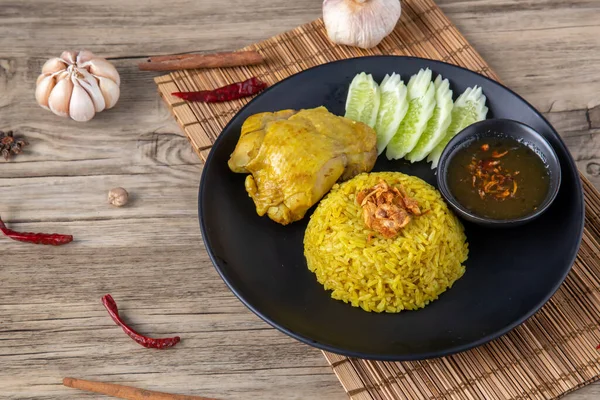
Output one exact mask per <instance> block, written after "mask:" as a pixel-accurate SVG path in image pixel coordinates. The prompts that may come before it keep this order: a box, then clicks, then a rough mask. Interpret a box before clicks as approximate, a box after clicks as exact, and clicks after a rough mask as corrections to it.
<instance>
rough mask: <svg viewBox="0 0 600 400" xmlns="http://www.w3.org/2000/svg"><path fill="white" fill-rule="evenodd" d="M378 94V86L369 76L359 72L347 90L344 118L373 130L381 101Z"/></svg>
mask: <svg viewBox="0 0 600 400" xmlns="http://www.w3.org/2000/svg"><path fill="white" fill-rule="evenodd" d="M379 92H380V91H379V85H377V82H375V81H374V80H373V76H372V75H371V74H369V75H367V74H365V73H364V72H361V73H360V74H358V75H356V76H355V77H354V79H352V83H350V87H349V88H348V97H347V99H346V115H345V117H346V118H350V119H352V120H354V121H360V122H364V123H365V124H367V125H369V126H370V127H371V128H374V127H375V123H376V122H377V112H378V111H379V103H380V101H381V100H380V93H379Z"/></svg>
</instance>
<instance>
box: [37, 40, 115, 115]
mask: <svg viewBox="0 0 600 400" xmlns="http://www.w3.org/2000/svg"><path fill="white" fill-rule="evenodd" d="M120 84H121V78H120V77H119V73H118V72H117V70H116V69H115V67H114V66H113V65H112V64H111V63H110V62H108V61H106V60H105V59H104V58H101V57H97V56H95V55H94V54H93V53H92V52H91V51H87V50H84V51H80V52H78V53H77V52H73V51H64V52H63V53H62V54H61V55H60V57H58V58H51V59H50V60H48V61H46V63H45V64H44V66H43V67H42V74H41V75H40V76H39V77H38V78H37V84H36V88H35V99H36V101H37V102H38V104H39V105H40V106H42V107H44V108H45V109H47V110H50V111H52V112H53V113H54V114H56V115H59V116H61V117H70V118H72V119H74V120H75V121H80V122H84V121H89V120H90V119H92V118H94V115H96V113H98V112H100V111H103V110H106V109H109V108H112V107H114V105H115V104H116V103H117V100H118V99H119V94H120V89H119V86H120Z"/></svg>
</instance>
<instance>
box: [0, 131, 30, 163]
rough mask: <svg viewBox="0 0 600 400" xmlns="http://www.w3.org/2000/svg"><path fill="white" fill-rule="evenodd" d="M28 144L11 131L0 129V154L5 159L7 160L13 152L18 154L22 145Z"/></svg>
mask: <svg viewBox="0 0 600 400" xmlns="http://www.w3.org/2000/svg"><path fill="white" fill-rule="evenodd" d="M28 144H29V143H28V142H27V140H25V139H20V138H15V137H14V136H13V132H12V131H8V132H6V133H5V132H2V131H0V154H2V156H3V157H4V159H5V160H8V159H9V158H10V156H11V155H13V154H14V155H17V154H20V153H21V151H23V147H25V146H27V145H28Z"/></svg>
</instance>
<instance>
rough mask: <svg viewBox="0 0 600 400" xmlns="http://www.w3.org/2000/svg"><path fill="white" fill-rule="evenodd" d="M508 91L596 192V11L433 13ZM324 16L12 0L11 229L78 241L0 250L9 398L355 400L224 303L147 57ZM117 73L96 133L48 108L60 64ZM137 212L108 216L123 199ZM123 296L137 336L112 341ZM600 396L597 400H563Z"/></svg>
mask: <svg viewBox="0 0 600 400" xmlns="http://www.w3.org/2000/svg"><path fill="white" fill-rule="evenodd" d="M438 1H439V3H440V5H441V7H442V8H443V10H444V12H446V13H447V15H448V16H449V17H450V19H451V20H452V21H453V22H454V23H455V24H456V25H457V26H458V27H459V29H460V30H461V31H462V32H463V33H464V34H465V36H466V37H467V39H469V40H470V41H471V42H472V43H473V45H474V47H475V48H476V49H477V50H478V51H479V52H481V54H482V55H483V57H484V58H485V59H486V60H487V61H488V62H489V63H490V65H491V66H492V67H493V68H494V69H495V70H496V71H497V72H498V73H499V75H500V76H501V77H502V78H503V80H504V81H505V83H506V84H508V85H509V86H510V87H511V88H512V89H514V90H516V91H517V92H518V93H520V94H521V95H523V96H524V97H525V98H526V99H527V100H529V101H530V102H531V103H532V104H533V105H534V106H536V107H537V108H538V109H540V110H541V111H543V112H544V113H545V115H546V116H547V117H548V118H549V119H550V121H551V122H552V123H553V124H554V125H555V127H556V128H557V129H558V130H559V131H560V133H561V134H562V136H563V137H564V139H565V141H566V142H567V144H568V146H569V148H570V149H571V152H572V153H573V156H574V157H575V158H576V160H577V162H578V165H579V167H580V169H581V170H582V171H583V172H584V174H585V175H586V176H587V177H588V178H590V179H591V180H592V181H593V182H594V183H595V184H596V186H598V187H600V2H599V1H598V0H469V1H467V0H438ZM320 9H321V1H320V0H295V1H293V2H290V1H288V0H272V1H268V2H264V1H258V0H244V1H242V0H220V1H209V0H203V1H197V0H174V1H170V2H164V1H160V0H146V1H143V2H140V1H133V0H105V1H103V2H90V1H86V0H70V1H64V2H62V1H57V0H43V1H31V0H29V1H18V0H0V130H7V129H12V130H15V131H16V132H17V134H20V135H25V136H26V137H27V138H28V139H29V141H30V142H31V145H30V146H29V147H28V148H27V151H26V153H25V154H23V155H21V156H19V157H17V158H16V159H15V160H14V161H12V162H3V161H0V187H1V188H2V192H1V197H0V214H1V215H2V217H3V218H4V219H5V220H6V221H8V222H9V223H10V225H11V226H12V227H14V228H16V229H19V230H28V231H31V230H34V231H59V232H65V233H72V234H73V235H75V237H76V243H74V244H71V245H69V246H66V247H62V248H48V247H42V246H32V245H25V244H20V243H17V242H13V241H10V240H2V241H1V244H0V252H1V254H2V256H1V260H2V261H1V262H0V282H1V283H0V393H2V397H4V398H15V399H16V398H18V399H33V398H35V399H58V398H60V399H80V398H100V396H95V395H84V394H82V393H80V392H77V391H74V390H72V389H67V388H64V387H62V386H61V384H60V382H61V379H62V377H64V376H75V377H79V378H84V379H91V380H104V381H111V382H118V383H123V384H127V385H135V386H140V387H144V388H148V389H154V390H162V391H169V392H179V393H185V394H196V395H204V396H213V397H217V398H221V399H293V398H296V399H309V398H310V399H343V398H345V397H346V395H345V394H344V391H343V390H342V387H341V386H340V384H339V383H338V381H337V380H336V378H335V376H334V374H333V373H332V371H331V370H330V368H329V367H328V366H327V365H326V363H325V360H324V358H323V356H322V355H321V353H320V352H319V351H318V350H316V349H313V348H310V347H308V346H306V345H304V344H300V343H298V342H296V341H294V340H292V339H291V338H289V337H287V336H285V335H284V334H282V333H279V332H278V331H276V330H274V329H272V328H270V327H269V326H268V325H267V324H265V323H264V322H262V321H261V320H260V319H259V318H257V317H256V316H255V315H254V314H252V313H251V312H250V311H248V310H247V309H246V308H245V307H244V306H243V305H242V304H241V303H240V302H239V301H238V300H237V299H236V298H235V297H234V296H233V295H232V294H231V293H230V292H229V290H228V289H227V287H226V286H225V284H224V283H223V282H222V281H221V279H220V278H219V276H218V275H217V273H216V272H215V270H214V268H213V267H212V265H211V263H210V261H209V259H208V256H207V254H206V251H205V249H204V246H203V244H202V240H201V236H200V232H199V227H198V220H197V207H196V201H197V190H198V182H199V179H200V173H201V170H202V165H201V163H200V161H199V159H198V157H197V156H196V155H195V154H194V153H193V152H192V150H191V147H190V146H189V145H188V143H187V140H186V139H185V138H184V137H183V136H182V134H181V132H180V130H179V128H178V127H177V125H176V123H175V121H174V120H173V118H172V117H171V116H170V114H169V112H168V111H167V109H166V108H165V107H164V106H163V104H162V101H161V100H160V98H159V96H158V95H157V91H156V87H155V85H154V83H153V81H152V78H153V77H154V76H155V74H153V73H142V72H139V71H138V70H137V68H136V65H137V62H138V61H139V59H140V58H142V57H144V56H148V55H156V54H165V53H177V52H191V51H215V50H228V49H236V48H239V47H242V46H244V45H247V44H250V43H252V42H255V41H259V40H262V39H265V38H267V37H269V36H272V35H274V34H277V33H279V32H282V31H284V30H288V29H291V28H293V27H295V26H297V25H299V24H302V23H305V22H308V21H310V20H313V19H315V18H317V17H318V16H319V15H320ZM81 48H87V49H89V50H92V51H94V52H96V53H98V54H99V55H102V56H105V57H108V58H109V59H111V60H112V61H113V62H114V64H115V65H116V66H117V68H118V70H119V72H120V74H121V77H122V86H121V91H122V94H121V99H120V100H119V103H118V104H117V106H116V107H115V108H114V109H113V110H110V111H107V112H103V113H101V114H99V115H98V116H97V117H96V118H95V119H94V120H92V121H91V122H89V123H83V124H82V123H76V122H73V121H70V120H66V119H61V118H59V117H56V116H54V115H53V114H52V113H50V112H48V111H45V110H43V109H41V108H40V107H38V106H37V105H36V103H35V100H34V96H33V94H34V87H35V80H36V77H37V75H38V74H39V72H40V68H41V65H42V64H43V62H44V61H45V60H46V59H47V58H49V57H54V56H58V55H59V54H60V52H61V51H62V50H64V49H81ZM115 186H122V187H125V188H126V189H127V190H129V192H130V193H131V195H132V201H131V203H130V205H129V206H128V207H126V208H114V207H111V206H109V205H108V204H107V202H106V196H107V192H108V190H109V189H110V188H112V187H115ZM106 293H111V294H112V295H113V296H114V297H115V299H116V301H117V302H118V303H119V305H120V306H121V309H122V313H123V314H124V315H126V318H127V319H128V320H129V321H131V322H132V323H133V324H134V325H135V327H136V328H138V329H139V330H140V331H142V332H148V333H151V334H154V335H163V336H164V335H172V334H179V335H181V336H182V338H183V341H182V343H180V344H179V345H178V346H177V347H176V348H175V349H171V350H168V351H155V350H149V349H144V348H142V347H140V346H138V345H137V344H135V343H134V342H133V341H131V340H130V339H129V338H128V337H126V336H125V335H124V334H123V332H121V330H120V329H119V328H118V327H116V326H115V325H114V324H113V323H112V321H111V320H110V319H109V317H108V316H107V313H106V311H105V310H104V308H103V307H102V304H101V302H100V298H101V296H102V295H104V294H106ZM598 396H600V385H592V386H589V387H586V388H584V389H581V390H580V391H578V392H576V393H575V394H572V395H570V396H569V397H567V399H568V400H575V399H579V400H583V399H586V400H591V399H595V398H598Z"/></svg>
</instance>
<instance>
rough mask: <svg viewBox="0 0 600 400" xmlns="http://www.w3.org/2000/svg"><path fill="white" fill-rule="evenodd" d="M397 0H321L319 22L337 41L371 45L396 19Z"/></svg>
mask: <svg viewBox="0 0 600 400" xmlns="http://www.w3.org/2000/svg"><path fill="white" fill-rule="evenodd" d="M400 12H401V7H400V1H399V0H324V1H323V22H324V23H325V29H326V30H327V35H328V36H329V39H330V40H331V41H332V42H334V43H337V44H345V45H348V46H357V47H362V48H363V49H368V48H371V47H375V46H377V45H378V44H379V42H381V40H382V39H383V38H384V37H386V36H387V35H389V34H390V33H391V32H392V31H393V30H394V27H395V26H396V23H398V20H399V19H400Z"/></svg>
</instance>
